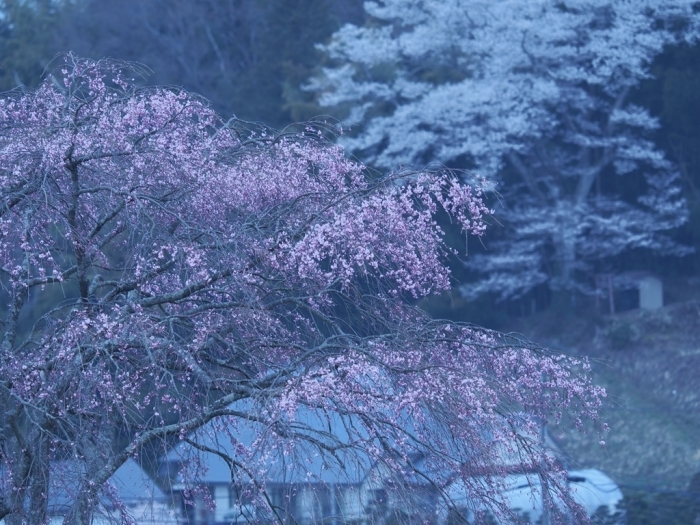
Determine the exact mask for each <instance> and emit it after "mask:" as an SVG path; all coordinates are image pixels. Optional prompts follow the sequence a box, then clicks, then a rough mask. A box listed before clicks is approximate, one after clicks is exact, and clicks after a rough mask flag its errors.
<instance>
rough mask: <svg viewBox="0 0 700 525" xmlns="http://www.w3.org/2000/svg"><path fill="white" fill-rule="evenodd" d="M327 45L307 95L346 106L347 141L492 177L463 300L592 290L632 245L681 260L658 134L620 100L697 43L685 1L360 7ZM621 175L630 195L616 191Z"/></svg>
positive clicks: (674, 204)
mask: <svg viewBox="0 0 700 525" xmlns="http://www.w3.org/2000/svg"><path fill="white" fill-rule="evenodd" d="M365 9H366V11H367V15H368V17H369V18H370V21H369V22H368V23H366V24H365V25H364V26H355V25H346V26H344V27H343V28H341V29H340V30H339V31H337V32H336V33H335V35H334V36H333V39H332V41H331V42H330V43H329V44H328V45H326V46H324V47H323V49H324V50H325V52H326V54H327V56H328V58H329V60H330V61H331V65H330V66H329V67H327V68H326V69H324V75H322V76H320V77H317V78H316V79H314V80H313V81H312V82H311V84H310V87H311V88H312V89H315V90H317V91H318V92H320V102H321V104H323V105H326V106H329V107H335V108H339V109H342V108H345V109H346V110H347V122H349V123H350V124H356V125H357V129H358V130H359V132H358V133H357V134H355V135H350V136H348V137H347V138H345V140H344V141H343V144H344V145H345V146H346V147H348V148H350V149H351V150H353V151H355V152H357V154H358V155H360V157H361V158H363V159H365V160H366V161H367V162H370V163H373V164H375V165H377V166H380V167H384V168H387V167H389V166H392V165H395V164H397V163H407V164H418V165H424V164H426V163H430V162H439V163H443V164H447V165H452V166H457V165H459V166H461V167H468V168H472V169H474V170H476V171H477V172H479V173H481V174H482V175H485V176H489V177H491V178H492V179H493V180H494V181H495V182H498V183H499V184H498V185H497V189H498V190H499V191H500V193H501V196H502V200H501V201H500V203H499V205H498V210H499V212H498V216H499V217H500V218H501V220H502V221H503V223H504V224H505V226H506V228H505V231H504V235H503V238H502V239H501V240H499V241H497V242H493V243H490V244H488V251H489V253H488V254H487V256H479V257H474V258H472V260H471V262H470V263H469V264H470V267H471V268H472V269H473V270H475V271H476V272H477V273H479V274H481V275H482V277H483V278H482V279H481V280H480V281H479V282H478V283H476V284H473V285H469V286H466V287H464V289H463V291H464V292H465V294H467V295H468V296H474V295H478V294H479V293H483V292H487V291H490V292H495V293H497V294H499V295H500V296H501V297H502V298H507V297H517V296H518V295H521V294H523V293H526V292H527V291H528V290H530V289H532V288H533V287H535V286H538V285H541V284H546V285H547V286H548V287H549V288H550V289H552V290H562V289H564V290H566V289H568V290H581V291H590V289H591V284H592V282H593V279H592V274H593V273H595V272H600V271H604V270H605V269H606V264H608V263H609V261H610V260H611V258H613V257H615V256H617V255H618V254H620V253H622V252H624V251H627V250H630V249H632V248H644V249H650V250H653V251H655V252H658V253H663V254H682V253H687V250H685V249H684V248H683V247H680V246H678V245H677V244H675V243H674V242H673V241H671V239H670V238H669V237H668V236H666V235H665V233H664V232H667V231H668V230H670V229H673V228H674V227H677V226H678V225H680V224H682V223H683V222H684V221H685V220H686V219H687V210H686V207H685V203H684V199H683V197H682V196H681V195H680V188H679V184H678V177H679V176H678V173H677V171H676V169H675V167H674V166H673V165H672V164H671V163H670V162H669V161H668V160H667V159H666V158H665V156H664V154H663V152H662V151H660V150H659V149H658V148H657V147H656V146H655V144H654V142H653V141H652V138H653V133H654V131H655V130H656V128H657V127H658V122H657V120H656V119H654V118H652V117H651V116H650V115H649V113H648V111H647V110H646V109H645V108H643V107H640V106H639V105H636V104H634V103H632V102H631V98H630V92H631V90H632V88H634V87H635V86H637V85H638V84H639V83H640V82H641V81H642V80H643V79H646V78H648V77H649V76H650V71H649V68H650V65H651V62H652V60H653V59H654V57H655V56H657V55H658V54H660V53H661V52H662V51H663V50H664V48H665V46H670V45H673V44H678V43H691V42H695V41H696V39H697V37H698V35H699V34H700V33H699V31H698V22H699V20H700V17H698V14H697V10H696V8H695V3H694V2H692V1H690V0H688V1H681V2H677V1H661V2H659V1H654V2H651V1H649V2H647V1H641V2H622V1H610V0H572V1H566V2H560V1H558V0H557V1H554V0H538V1H534V2H522V1H520V0H498V1H495V2H494V1H488V2H486V1H485V2H480V1H476V2H464V1H461V0H448V1H445V2H439V3H430V2H420V1H418V0H415V1H413V0H411V1H404V0H385V1H382V2H367V3H366V4H365ZM621 175H624V176H625V177H626V180H627V182H626V183H625V184H627V185H628V186H633V187H634V188H636V189H637V191H619V184H617V183H616V182H615V181H616V178H617V177H618V176H621Z"/></svg>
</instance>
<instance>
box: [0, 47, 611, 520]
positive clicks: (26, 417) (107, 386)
mask: <svg viewBox="0 0 700 525" xmlns="http://www.w3.org/2000/svg"><path fill="white" fill-rule="evenodd" d="M130 71H131V70H130V69H129V68H128V67H127V65H124V64H119V63H115V62H109V61H100V62H94V61H89V60H82V59H78V58H75V57H72V56H68V57H67V59H66V64H65V67H63V68H62V69H60V70H58V71H56V72H54V73H53V75H52V76H51V77H50V78H49V80H47V81H46V82H45V83H44V84H43V85H42V86H41V87H40V88H39V89H38V90H37V91H27V92H24V91H23V92H16V93H10V94H7V95H4V96H3V98H2V99H0V286H1V287H2V291H1V292H0V314H1V315H2V330H3V332H2V336H1V339H0V395H1V396H2V403H0V411H1V412H2V422H3V423H2V425H3V432H4V434H3V436H4V438H3V441H2V444H1V445H0V483H1V484H2V491H1V493H2V496H0V519H3V518H5V519H7V520H10V521H12V520H14V521H13V522H22V520H24V521H26V522H27V523H43V522H45V521H46V519H47V515H46V505H45V503H46V497H47V496H46V495H47V494H48V488H47V487H48V485H47V484H48V483H49V482H50V480H52V479H55V478H56V477H58V476H60V475H61V474H60V472H61V471H60V469H58V470H57V467H56V465H59V464H64V463H62V462H65V461H70V462H73V463H74V464H75V465H76V469H74V472H78V473H79V475H78V478H79V479H78V481H76V482H75V483H73V484H72V486H73V489H72V490H73V493H72V494H71V496H72V497H73V503H72V507H71V509H70V511H69V512H68V515H67V517H66V519H67V520H68V522H69V523H87V522H89V518H90V516H91V514H92V512H94V510H95V508H96V506H97V505H98V504H99V501H100V497H114V491H112V490H109V489H108V487H109V483H108V481H109V478H110V477H111V476H112V474H114V472H116V470H117V469H118V468H119V467H120V466H121V465H123V464H124V463H125V462H126V461H127V460H128V459H129V458H130V457H135V456H139V457H140V458H141V459H142V461H144V462H151V464H155V463H157V461H158V460H159V458H160V457H161V455H163V454H165V455H167V454H168V453H169V451H170V449H171V448H172V447H173V446H175V445H176V444H177V443H188V444H190V445H192V447H193V448H192V449H191V450H193V451H194V452H196V454H197V455H203V454H206V453H208V452H211V449H210V448H207V447H206V446H204V445H202V443H203V442H202V441H201V440H200V438H201V439H204V438H203V437H202V436H204V435H205V434H206V433H207V432H210V431H212V429H214V434H215V436H218V438H217V439H219V441H226V440H228V441H229V442H230V443H231V444H232V449H231V450H232V452H231V453H230V454H229V456H228V461H229V462H230V465H231V468H232V475H233V476H234V479H232V482H233V483H237V484H239V485H240V487H241V490H242V491H251V490H253V491H254V492H255V493H256V494H257V495H258V496H259V498H260V499H259V503H260V505H263V506H264V504H265V501H266V500H265V497H264V496H265V472H266V471H269V469H270V468H272V467H271V465H272V464H277V465H278V466H279V465H280V463H275V461H277V459H278V456H277V454H278V453H279V452H281V453H283V454H285V453H286V454H288V455H289V458H294V461H293V462H292V463H293V464H294V465H295V466H296V467H297V468H303V465H304V464H305V462H306V461H310V460H311V459H312V458H313V457H316V456H319V455H321V456H327V457H328V465H329V466H328V468H332V469H335V470H336V471H337V473H338V475H339V476H342V472H343V469H344V467H343V465H344V462H343V461H342V458H343V456H344V455H345V452H348V453H351V454H352V455H354V457H355V458H356V460H357V461H359V462H362V458H366V459H368V460H369V461H370V463H371V464H373V465H384V466H385V467H387V468H390V469H391V471H392V472H395V473H396V474H395V478H396V479H395V484H394V486H397V487H398V486H399V485H400V482H401V478H402V477H403V478H405V480H408V479H409V478H410V477H411V476H415V472H412V467H411V460H410V458H411V457H413V456H412V454H414V453H416V452H421V453H422V454H424V455H426V457H427V461H428V462H429V464H430V465H431V470H430V472H432V473H434V477H433V480H432V481H433V482H434V483H435V484H436V486H443V485H444V484H445V483H447V482H448V481H449V480H450V479H454V478H455V477H457V478H462V479H463V480H465V481H464V482H465V484H466V486H468V487H470V491H471V492H472V494H471V496H472V497H473V498H475V501H476V500H479V501H484V502H487V501H490V500H493V498H494V489H493V487H494V486H495V485H497V482H496V481H494V484H491V485H485V484H483V483H477V482H474V481H473V480H474V479H476V478H474V476H483V475H487V474H488V475H490V476H496V474H498V473H499V472H504V471H505V470H507V468H527V469H534V471H536V472H538V473H539V474H540V475H542V476H545V477H547V476H549V477H551V478H552V480H553V481H552V483H553V484H554V485H553V486H556V483H560V485H561V483H563V482H562V478H561V475H560V474H561V473H560V472H559V471H558V470H557V468H556V465H555V464H554V463H553V461H552V460H551V458H550V456H549V455H548V453H547V452H546V451H545V450H544V449H543V447H542V446H540V444H538V443H537V442H536V440H534V439H533V438H532V437H531V436H532V435H533V431H534V430H536V427H538V425H541V424H542V422H543V421H545V419H546V418H556V417H559V416H560V415H561V414H564V413H570V414H572V415H573V416H574V417H575V418H595V417H596V411H597V408H598V407H599V404H600V399H601V396H602V394H603V392H601V391H600V390H598V389H596V388H595V387H593V386H592V384H591V382H590V381H589V380H588V379H586V377H585V375H582V374H581V370H580V369H579V368H577V367H579V365H580V364H579V363H577V362H575V361H572V360H570V359H568V358H565V357H556V356H552V355H550V354H549V353H547V352H545V351H543V350H538V349H536V348H534V347H532V346H530V345H528V344H526V343H523V342H516V341H513V340H510V339H507V338H504V337H502V336H500V335H498V334H495V333H490V332H488V331H485V330H482V329H479V328H477V327H472V326H467V325H463V324H459V323H448V322H437V321H432V320H430V319H429V318H428V317H427V316H426V315H425V314H424V313H423V312H421V311H420V310H418V309H417V308H415V307H414V306H412V305H411V303H410V301H411V300H414V299H416V298H420V297H424V296H425V295H427V294H430V293H434V292H438V291H441V290H444V289H446V288H448V287H449V286H450V274H449V270H448V268H447V265H446V260H445V256H446V255H447V254H448V253H449V252H450V249H449V248H448V247H447V246H446V245H445V243H444V232H443V231H442V229H441V228H440V227H439V225H438V224H437V222H436V219H435V216H436V214H438V213H441V214H445V215H446V216H449V217H450V219H451V220H452V221H454V222H455V223H457V224H459V225H461V227H462V228H463V230H464V233H465V234H467V233H468V234H470V235H482V234H483V232H484V219H485V217H486V216H487V215H488V214H489V213H490V212H489V210H488V209H487V208H486V207H485V205H484V203H483V201H482V198H481V190H480V189H479V188H478V187H476V186H475V187H470V186H467V185H464V184H462V183H461V182H460V181H459V179H458V178H457V177H456V176H455V175H453V174H451V173H449V172H446V171H443V172H437V173H435V172H418V173H405V172H399V173H396V174H392V175H388V176H384V177H377V176H376V175H375V174H371V173H369V172H368V171H367V170H366V169H365V168H364V167H363V166H362V165H360V164H358V163H357V162H354V161H351V160H349V159H348V158H346V157H345V155H344V153H343V151H342V150H341V149H340V148H338V147H337V146H334V145H332V144H330V143H328V142H327V141H326V140H325V139H324V138H323V137H322V136H319V134H318V133H317V132H316V130H314V129H309V128H303V129H300V130H287V131H284V132H281V133H277V132H272V131H271V130H266V129H263V128H255V127H251V126H250V125H248V124H246V123H243V122H239V121H236V120H229V121H224V120H223V119H221V118H220V117H219V116H218V115H216V114H215V113H214V112H213V111H212V109H211V108H210V107H209V105H208V103H207V102H206V101H204V100H202V99H200V98H198V97H196V96H194V95H192V94H189V93H186V92H184V91H181V90H177V89H173V88H140V87H138V85H137V84H136V83H135V82H134V81H133V80H131V79H130V77H129V75H130ZM309 411H311V413H312V414H315V415H316V416H317V417H321V416H322V415H323V414H325V416H323V417H328V418H330V419H329V420H334V421H335V420H337V419H338V418H340V419H341V420H343V421H346V422H347V423H348V425H347V428H346V430H345V433H344V434H343V436H341V435H335V434H333V433H328V432H321V433H320V434H319V431H318V429H316V430H313V429H312V428H310V427H309V426H308V425H307V424H305V423H304V419H303V414H304V413H308V412H309ZM246 432H247V433H248V434H251V433H252V437H251V439H250V440H248V442H246V443H244V440H243V439H242V437H241V436H242V435H243V434H245V433H246ZM535 433H536V432H535ZM340 450H343V451H345V452H343V453H342V454H341V453H340V452H339V451H340ZM504 450H507V451H508V453H509V454H510V455H509V456H508V457H512V458H517V459H515V460H514V461H515V463H513V464H510V463H509V464H508V465H505V464H504V462H503V461H502V458H503V457H504V454H505V452H504ZM333 458H335V460H333ZM197 464H198V463H197V462H196V461H195V462H194V463H186V464H184V465H185V466H183V472H182V476H183V477H184V479H183V482H184V483H185V484H186V485H187V486H188V487H189V488H190V489H191V490H192V491H195V490H196V486H197V485H196V482H197V479H198V477H197V469H196V468H194V466H196V465H197ZM193 465H194V466H193ZM234 467H235V468H234ZM309 475H310V476H311V474H309ZM431 476H433V474H431ZM494 479H496V478H494ZM470 480H471V481H470ZM161 481H162V480H161ZM441 484H442V485H441ZM251 487H252V488H251ZM193 493H194V492H193ZM109 494H111V496H109ZM268 503H269V501H268ZM8 523H9V521H8Z"/></svg>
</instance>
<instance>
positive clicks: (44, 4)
mask: <svg viewBox="0 0 700 525" xmlns="http://www.w3.org/2000/svg"><path fill="white" fill-rule="evenodd" d="M69 5H70V4H69V3H68V2H54V1H52V0H0V91H7V90H10V89H12V88H15V87H20V86H27V87H36V86H38V84H39V80H40V79H41V76H42V73H43V71H44V68H45V67H46V66H47V65H48V64H49V62H50V61H51V59H52V58H53V56H54V55H55V53H56V50H54V47H53V44H54V42H53V35H54V29H55V27H56V25H57V24H58V23H59V22H60V20H61V17H62V16H63V12H64V10H65V9H67V8H68V7H69Z"/></svg>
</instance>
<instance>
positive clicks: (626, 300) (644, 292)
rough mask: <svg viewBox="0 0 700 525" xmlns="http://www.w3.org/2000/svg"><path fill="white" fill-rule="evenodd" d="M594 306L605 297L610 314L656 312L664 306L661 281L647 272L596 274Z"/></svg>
mask: <svg viewBox="0 0 700 525" xmlns="http://www.w3.org/2000/svg"><path fill="white" fill-rule="evenodd" d="M595 284H596V304H597V305H598V307H600V301H599V300H600V298H601V297H606V296H607V300H608V301H607V302H608V305H609V310H610V312H609V313H611V314H614V313H616V312H623V311H625V310H636V309H637V308H639V309H641V310H658V309H659V308H661V307H663V305H664V286H663V282H662V281H661V279H659V278H658V277H657V276H655V275H654V274H652V273H649V272H627V273H622V274H617V275H614V274H598V275H596V279H595Z"/></svg>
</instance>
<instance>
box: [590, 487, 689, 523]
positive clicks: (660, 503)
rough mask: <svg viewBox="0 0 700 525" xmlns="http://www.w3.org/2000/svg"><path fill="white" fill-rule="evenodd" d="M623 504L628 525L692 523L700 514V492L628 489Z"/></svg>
mask: <svg viewBox="0 0 700 525" xmlns="http://www.w3.org/2000/svg"><path fill="white" fill-rule="evenodd" d="M624 505H625V509H624V510H626V513H627V524H628V525H693V523H695V520H696V518H697V517H698V516H699V515H700V494H696V493H692V492H669V493H663V492H647V491H630V492H629V493H627V494H625V500H624ZM594 523H595V522H594ZM602 523H603V524H607V523H608V522H606V521H603V522H602ZM613 523H614V522H613Z"/></svg>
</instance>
